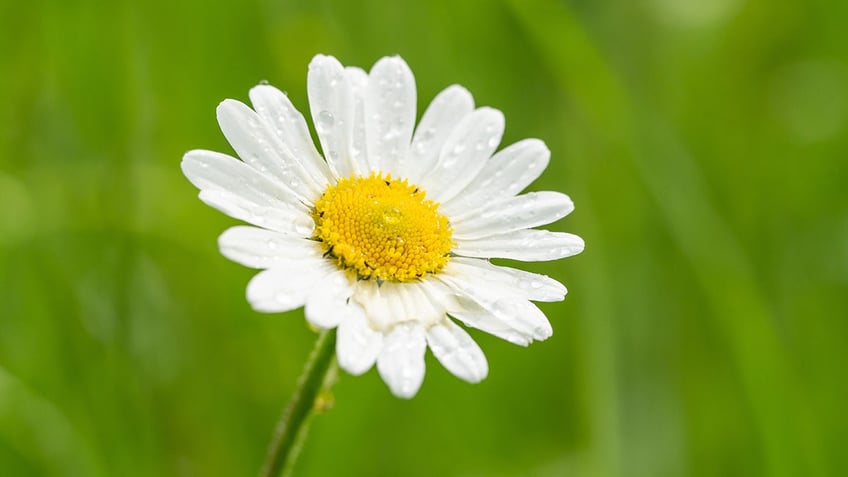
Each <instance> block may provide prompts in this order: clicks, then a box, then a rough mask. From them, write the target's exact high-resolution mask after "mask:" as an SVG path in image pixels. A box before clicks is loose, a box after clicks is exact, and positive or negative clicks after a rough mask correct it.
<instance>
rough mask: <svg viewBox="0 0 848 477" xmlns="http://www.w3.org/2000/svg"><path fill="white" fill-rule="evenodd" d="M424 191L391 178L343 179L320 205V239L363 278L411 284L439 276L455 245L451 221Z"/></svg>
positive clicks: (317, 213)
mask: <svg viewBox="0 0 848 477" xmlns="http://www.w3.org/2000/svg"><path fill="white" fill-rule="evenodd" d="M438 208H439V204H437V203H435V202H433V201H430V200H427V199H426V198H425V194H424V192H423V191H421V190H419V189H418V188H417V187H415V186H413V185H410V184H409V183H408V182H407V181H405V180H403V181H400V180H397V179H392V178H391V176H390V175H389V176H386V177H383V176H382V175H375V174H373V173H372V174H371V175H370V176H368V177H350V178H347V179H341V180H339V182H338V183H337V184H336V185H334V186H331V187H328V188H327V190H326V191H325V192H324V195H322V196H321V198H320V199H318V200H317V201H316V202H315V209H314V210H313V211H312V218H313V219H314V220H315V237H314V238H315V240H318V241H320V242H321V243H322V245H323V247H324V249H325V251H326V255H327V256H328V257H330V258H332V259H333V260H334V261H335V262H336V264H337V265H338V266H339V267H340V268H343V269H347V270H351V271H353V272H355V273H356V275H357V277H358V278H361V279H369V278H373V279H376V280H378V281H396V282H408V281H413V280H416V279H418V278H421V277H423V276H424V275H426V274H428V273H438V272H439V271H440V270H441V269H442V268H443V267H444V266H445V264H446V263H447V262H448V259H449V258H450V257H449V254H450V250H451V247H452V246H453V242H452V241H451V228H450V224H449V223H448V219H447V217H445V216H444V215H442V214H440V213H439V211H438Z"/></svg>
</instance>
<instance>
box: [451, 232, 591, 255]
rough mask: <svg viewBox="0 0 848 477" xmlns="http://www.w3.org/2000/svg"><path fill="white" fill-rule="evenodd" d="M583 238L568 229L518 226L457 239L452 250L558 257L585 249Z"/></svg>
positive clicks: (468, 252) (469, 252)
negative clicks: (486, 235)
mask: <svg viewBox="0 0 848 477" xmlns="http://www.w3.org/2000/svg"><path fill="white" fill-rule="evenodd" d="M583 247H584V244H583V239H581V238H580V237H578V236H576V235H574V234H569V233H565V232H551V231H548V230H518V231H516V232H511V233H507V234H502V235H493V236H491V237H486V238H482V239H478V240H456V245H455V246H454V248H453V250H452V252H453V253H455V254H457V255H461V256H465V257H479V258H510V259H513V260H522V261H525V262H537V261H547V260H556V259H559V258H564V257H570V256H572V255H577V254H578V253H580V252H582V251H583Z"/></svg>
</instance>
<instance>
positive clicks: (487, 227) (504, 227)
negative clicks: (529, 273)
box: [451, 191, 574, 240]
mask: <svg viewBox="0 0 848 477" xmlns="http://www.w3.org/2000/svg"><path fill="white" fill-rule="evenodd" d="M572 210H574V203H573V202H572V201H571V198H570V197H568V196H567V195H565V194H563V193H560V192H553V191H543V192H530V193H527V194H523V195H519V196H518V197H511V198H509V199H507V200H505V201H501V202H495V203H493V204H491V205H489V206H487V207H486V208H485V209H483V210H482V211H477V212H476V213H474V214H471V215H469V216H467V217H451V224H452V225H453V227H454V239H455V240H463V239H464V240H475V239H480V238H483V237H488V236H491V235H500V234H505V233H509V232H514V231H516V230H522V229H528V228H531V227H536V226H539V225H545V224H549V223H551V222H555V221H557V220H559V219H561V218H563V217H565V216H566V215H568V214H569V213H571V211H572Z"/></svg>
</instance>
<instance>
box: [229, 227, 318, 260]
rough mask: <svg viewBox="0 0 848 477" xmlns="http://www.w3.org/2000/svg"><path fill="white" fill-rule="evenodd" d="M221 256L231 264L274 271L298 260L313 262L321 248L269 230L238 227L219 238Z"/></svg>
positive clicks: (310, 242) (307, 241)
mask: <svg viewBox="0 0 848 477" xmlns="http://www.w3.org/2000/svg"><path fill="white" fill-rule="evenodd" d="M218 246H219V247H220V249H221V254H222V255H223V256H225V257H227V258H229V259H230V260H232V261H234V262H238V263H240V264H242V265H245V266H248V267H253V268H275V267H278V266H281V265H284V264H287V263H289V262H291V261H292V260H300V259H310V258H311V259H317V258H320V257H321V255H322V252H321V249H320V248H319V247H318V245H317V244H316V243H315V242H314V241H312V240H308V239H305V238H300V237H292V236H290V235H285V234H281V233H279V232H274V231H271V230H265V229H260V228H256V227H247V226H244V225H239V226H236V227H230V228H229V229H227V230H226V231H224V233H223V234H221V236H220V237H218Z"/></svg>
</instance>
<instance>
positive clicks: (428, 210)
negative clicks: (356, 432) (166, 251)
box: [182, 55, 583, 398]
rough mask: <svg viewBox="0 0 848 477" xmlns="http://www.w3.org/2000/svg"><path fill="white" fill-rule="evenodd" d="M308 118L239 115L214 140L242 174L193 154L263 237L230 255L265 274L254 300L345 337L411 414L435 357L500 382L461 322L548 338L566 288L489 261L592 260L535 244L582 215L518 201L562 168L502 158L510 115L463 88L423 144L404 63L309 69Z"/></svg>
mask: <svg viewBox="0 0 848 477" xmlns="http://www.w3.org/2000/svg"><path fill="white" fill-rule="evenodd" d="M307 81H308V97H309V109H310V112H311V116H312V121H313V124H314V125H315V131H316V133H317V137H318V139H319V141H320V148H321V151H322V152H323V154H322V152H319V150H318V149H317V148H316V146H315V144H314V143H313V141H312V139H311V136H310V132H309V127H308V125H307V123H306V121H305V120H304V117H303V115H301V113H300V112H298V110H297V109H295V108H294V106H293V105H292V103H291V101H289V99H288V97H287V96H286V95H285V94H284V93H283V92H281V91H280V90H278V89H276V88H274V87H273V86H270V85H264V84H262V85H259V86H256V87H254V88H253V89H251V90H250V101H251V103H252V108H251V107H250V106H247V105H245V104H243V103H241V102H239V101H235V100H231V99H228V100H225V101H223V102H222V103H221V104H220V105H219V106H218V110H217V113H218V122H219V124H220V126H221V130H222V131H223V133H224V135H225V136H226V138H227V140H228V141H229V143H230V144H231V145H232V147H233V149H235V151H236V153H237V154H238V156H239V157H240V158H241V160H239V159H236V158H234V157H231V156H229V155H226V154H221V153H217V152H212V151H205V150H194V151H190V152H188V153H186V155H185V156H184V157H183V161H182V170H183V172H184V173H185V175H186V177H187V178H188V179H189V180H190V181H191V183H192V184H194V185H195V186H196V187H197V188H198V189H200V199H201V200H202V201H203V202H205V203H206V204H208V205H210V206H212V207H214V208H216V209H218V210H220V211H222V212H224V213H225V214H227V215H229V216H231V217H233V218H236V219H239V220H242V221H244V222H247V223H248V224H250V225H245V226H235V227H232V228H230V229H228V230H226V231H225V232H224V233H223V234H222V235H221V236H220V238H219V245H220V249H221V253H222V254H223V255H225V256H226V257H228V258H229V259H231V260H233V261H235V262H238V263H240V264H243V265H246V266H248V267H253V268H257V269H260V270H261V271H260V272H259V273H257V274H256V275H255V276H254V277H253V278H252V279H251V280H250V283H249V284H248V286H247V299H248V301H249V302H250V304H251V306H252V307H253V308H254V309H256V310H258V311H261V312H284V311H289V310H293V309H296V308H299V307H304V309H305V315H306V319H307V320H308V321H309V322H310V323H311V324H312V325H314V326H315V327H317V328H321V329H331V328H337V341H336V354H337V359H338V363H339V365H340V366H341V367H342V368H343V369H345V370H346V371H347V372H349V373H351V374H354V375H359V374H362V373H364V372H366V371H367V370H369V369H370V368H371V367H372V366H374V364H375V363H376V365H377V370H378V371H379V374H380V376H381V377H382V378H383V380H384V381H385V382H386V384H387V385H388V387H389V388H390V389H391V391H392V393H393V394H395V395H396V396H399V397H403V398H410V397H412V396H414V395H415V394H416V393H417V392H418V389H419V388H420V386H421V383H422V381H423V379H424V354H425V351H426V349H427V347H428V346H429V348H430V350H431V351H432V353H433V355H435V357H436V358H437V359H438V360H439V362H441V364H442V365H444V366H445V368H447V369H448V370H449V371H450V372H451V373H453V374H454V375H456V376H457V377H459V378H461V379H464V380H466V381H469V382H472V383H473V382H478V381H480V380H482V379H483V378H485V377H486V375H487V374H488V364H487V361H486V358H485V356H484V354H483V352H482V351H481V349H480V347H479V346H478V345H477V344H476V343H475V342H474V340H473V339H472V338H471V337H470V336H469V334H468V333H467V332H466V331H465V329H464V328H463V327H461V326H460V325H459V324H457V322H460V323H463V324H464V325H466V326H468V327H472V328H477V329H480V330H482V331H485V332H487V333H490V334H492V335H495V336H497V337H500V338H503V339H505V340H508V341H510V342H512V343H515V344H519V345H525V346H526V345H527V344H529V343H531V342H532V341H534V340H544V339H546V338H548V337H549V336H551V333H552V330H551V325H550V323H549V322H548V320H547V318H546V317H545V315H544V314H543V313H542V312H541V311H540V310H539V308H538V307H537V306H536V305H535V304H533V303H532V302H533V301H559V300H562V299H563V298H564V297H565V294H566V289H565V287H564V286H563V285H562V284H560V283H559V282H557V281H556V280H553V279H552V278H549V277H547V276H544V275H538V274H534V273H530V272H526V271H522V270H519V269H515V268H509V267H504V266H498V265H494V264H492V263H490V262H489V259H491V258H507V259H513V260H520V261H542V260H554V259H559V258H563V257H567V256H570V255H575V254H577V253H580V252H581V251H582V250H583V240H582V239H581V238H580V237H578V236H576V235H572V234H568V233H562V232H551V231H547V230H539V229H536V228H534V227H538V226H542V225H545V224H549V223H551V222H554V221H556V220H559V219H560V218H562V217H564V216H566V215H567V214H568V213H569V212H571V211H572V210H573V208H574V206H573V203H572V201H571V199H569V197H568V196H566V195H565V194H561V193H559V192H550V191H545V192H530V193H526V194H520V193H521V191H522V190H523V189H525V188H526V187H527V186H528V185H529V184H530V183H531V182H533V181H534V180H535V179H536V178H537V177H539V175H540V174H541V173H542V171H543V170H544V169H545V167H546V166H547V165H548V161H549V158H550V151H549V150H548V148H547V147H546V146H545V144H544V143H543V142H542V141H540V140H538V139H525V140H522V141H519V142H517V143H515V144H512V145H510V146H507V147H505V148H503V149H501V150H499V151H498V150H497V149H498V145H499V144H500V141H501V136H502V135H503V131H504V117H503V114H502V113H501V112H500V111H498V110H496V109H492V108H489V107H475V105H474V101H473V99H472V96H471V94H470V93H469V92H468V91H467V90H466V89H465V88H463V87H461V86H457V85H454V86H449V87H448V88H446V89H445V90H443V91H442V92H441V93H439V94H438V95H437V96H436V98H435V99H433V101H432V102H431V103H430V105H429V106H428V107H427V109H426V110H425V112H424V114H423V116H422V117H421V121H420V122H419V123H418V125H417V126H416V124H415V119H416V89H415V78H414V77H413V75H412V72H411V71H410V69H409V67H408V66H407V64H406V63H405V62H404V60H403V59H401V58H400V57H397V56H395V57H387V58H382V59H380V60H379V61H378V62H377V63H376V64H375V65H374V66H373V68H371V71H370V72H367V73H366V72H365V71H364V70H362V69H360V68H356V67H345V66H343V65H342V64H341V63H339V61H338V60H336V59H335V58H333V57H331V56H324V55H318V56H316V57H315V58H314V59H313V60H312V62H311V63H310V64H309V73H308V78H307Z"/></svg>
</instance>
